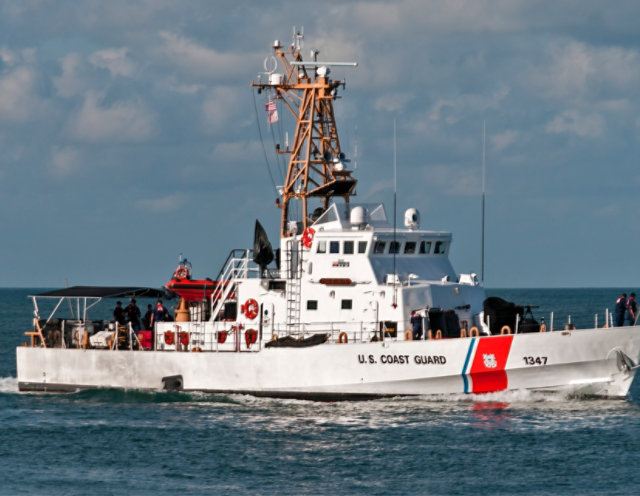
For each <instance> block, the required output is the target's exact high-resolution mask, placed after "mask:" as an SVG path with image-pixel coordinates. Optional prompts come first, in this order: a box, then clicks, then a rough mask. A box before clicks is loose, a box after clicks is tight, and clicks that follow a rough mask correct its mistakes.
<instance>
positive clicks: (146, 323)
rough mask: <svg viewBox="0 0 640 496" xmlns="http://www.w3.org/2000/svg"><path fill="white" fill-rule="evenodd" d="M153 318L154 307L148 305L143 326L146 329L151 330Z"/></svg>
mask: <svg viewBox="0 0 640 496" xmlns="http://www.w3.org/2000/svg"><path fill="white" fill-rule="evenodd" d="M152 316H153V306H151V304H149V305H147V313H145V314H144V318H143V319H142V325H143V326H144V328H145V329H151V317H152Z"/></svg>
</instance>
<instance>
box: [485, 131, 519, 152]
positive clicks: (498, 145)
mask: <svg viewBox="0 0 640 496" xmlns="http://www.w3.org/2000/svg"><path fill="white" fill-rule="evenodd" d="M517 138H518V132H517V131H513V130H509V131H505V132H504V133H499V134H494V135H493V136H491V138H490V139H491V143H492V144H493V146H494V148H495V149H496V150H498V151H501V150H504V149H505V148H507V147H508V146H510V145H511V144H513V143H514V142H515V141H516V139H517Z"/></svg>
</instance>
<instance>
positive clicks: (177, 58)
mask: <svg viewBox="0 0 640 496" xmlns="http://www.w3.org/2000/svg"><path fill="white" fill-rule="evenodd" d="M159 37H160V40H161V43H160V45H159V46H158V47H157V49H156V51H157V52H158V55H159V56H160V58H161V59H163V60H168V61H170V62H171V63H173V64H175V65H177V66H178V67H180V68H182V69H183V70H184V71H187V73H188V75H190V76H195V77H198V78H206V79H225V80H228V79H229V78H233V77H234V76H237V75H239V74H242V75H246V71H245V70H244V69H243V67H244V65H243V61H244V60H247V56H246V54H234V53H222V52H219V51H217V50H213V49H211V48H207V47H205V46H203V45H200V44H198V43H197V42H195V41H194V40H191V39H189V38H186V37H184V36H180V35H178V34H175V33H172V32H170V31H161V32H160V33H159Z"/></svg>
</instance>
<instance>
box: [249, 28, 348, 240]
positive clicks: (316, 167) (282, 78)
mask: <svg viewBox="0 0 640 496" xmlns="http://www.w3.org/2000/svg"><path fill="white" fill-rule="evenodd" d="M302 39H303V32H302V29H301V30H300V31H296V30H295V28H294V38H293V44H292V45H291V47H290V49H289V50H286V49H285V48H283V47H281V46H280V43H279V42H278V41H277V40H276V41H275V42H274V43H273V50H274V55H273V56H274V57H275V58H276V59H277V60H280V64H279V67H278V69H279V70H278V72H275V71H274V72H269V69H271V68H273V67H274V64H273V61H272V60H271V59H270V58H269V57H267V59H268V61H267V59H265V70H266V71H267V78H266V79H267V81H264V80H263V79H262V78H258V80H257V82H254V81H252V82H251V86H252V87H254V88H257V91H258V92H259V93H260V92H262V91H268V92H269V93H270V94H273V95H275V96H274V100H281V101H282V102H283V103H284V107H285V108H287V109H288V110H289V112H290V114H291V115H292V116H293V118H294V120H295V122H296V126H295V132H294V134H293V141H292V144H291V147H290V148H289V147H285V149H281V148H280V147H279V146H276V153H279V154H285V153H289V154H290V156H289V164H288V169H287V176H286V180H285V184H284V186H283V188H282V193H281V195H282V203H281V204H279V207H280V208H281V209H282V220H281V224H280V235H281V237H283V238H285V237H289V236H292V235H295V234H296V232H297V233H302V232H303V231H304V230H305V229H306V228H307V227H308V226H309V225H310V224H311V223H312V222H313V219H312V218H311V215H310V212H309V200H310V199H312V198H313V199H316V200H319V201H320V202H321V208H322V209H323V210H326V209H327V208H328V206H329V200H330V199H331V198H333V197H342V198H344V201H345V202H347V203H348V202H349V198H350V196H351V195H354V194H355V186H356V182H357V181H356V179H355V178H353V177H351V172H350V171H348V170H346V167H345V165H344V163H345V162H347V160H346V157H345V154H344V153H343V152H342V149H341V147H340V140H339V138H338V130H337V126H336V120H335V115H334V112H333V101H334V100H335V99H336V98H337V90H338V87H339V86H341V85H342V86H343V87H344V81H333V80H332V79H331V78H329V74H330V72H331V70H330V66H351V67H356V66H357V63H355V62H348V63H345V62H319V61H317V60H313V61H311V62H304V61H303V60H302V55H301V50H302ZM317 54H318V52H317V51H316V50H314V55H313V57H312V58H313V59H317ZM280 69H281V70H282V73H279V72H280ZM293 201H297V202H299V203H300V204H301V207H302V208H301V212H300V215H301V218H299V219H295V218H291V217H292V212H293V209H292V208H291V202H293Z"/></svg>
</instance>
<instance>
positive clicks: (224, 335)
mask: <svg viewBox="0 0 640 496" xmlns="http://www.w3.org/2000/svg"><path fill="white" fill-rule="evenodd" d="M217 334H218V344H223V343H224V342H225V341H226V340H227V334H228V332H227V331H220V332H218V333H217Z"/></svg>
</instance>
